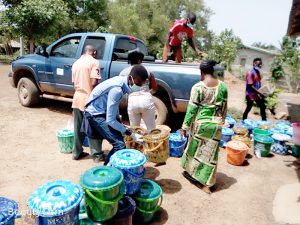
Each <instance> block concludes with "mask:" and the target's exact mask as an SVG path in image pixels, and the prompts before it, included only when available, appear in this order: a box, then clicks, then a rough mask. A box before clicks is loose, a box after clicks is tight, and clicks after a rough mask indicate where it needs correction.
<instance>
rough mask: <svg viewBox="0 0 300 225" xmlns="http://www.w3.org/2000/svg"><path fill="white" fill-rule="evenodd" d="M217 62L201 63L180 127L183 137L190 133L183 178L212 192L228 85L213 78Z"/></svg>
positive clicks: (182, 164)
mask: <svg viewBox="0 0 300 225" xmlns="http://www.w3.org/2000/svg"><path fill="white" fill-rule="evenodd" d="M215 65H216V62H215V61H213V60H206V61H203V62H202V63H201V64H200V70H201V81H200V82H198V83H197V84H195V85H194V86H193V87H192V90H191V97H190V101H189V104H188V108H187V112H186V115H185V118H184V121H183V125H182V135H186V132H187V130H189V131H190V136H189V142H188V145H187V147H186V149H185V151H184V154H183V156H182V158H181V166H182V167H183V168H184V170H185V172H184V175H185V176H187V177H188V178H190V179H192V180H193V181H197V183H198V182H199V183H200V184H201V186H202V190H203V191H205V192H206V193H211V190H210V187H212V186H213V185H214V184H215V182H216V172H217V163H218V153H219V142H220V140H221V136H222V124H223V123H224V120H225V116H226V112H227V86H226V85H225V83H224V82H222V81H220V80H218V79H217V76H216V75H214V66H215Z"/></svg>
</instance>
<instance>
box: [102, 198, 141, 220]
mask: <svg viewBox="0 0 300 225" xmlns="http://www.w3.org/2000/svg"><path fill="white" fill-rule="evenodd" d="M135 209H136V204H135V202H134V200H133V199H132V198H131V197H129V196H125V197H123V198H121V200H120V201H119V207H118V212H117V214H116V215H115V216H114V217H113V218H112V219H111V220H109V221H107V222H106V224H107V225H132V217H133V214H134V212H135Z"/></svg>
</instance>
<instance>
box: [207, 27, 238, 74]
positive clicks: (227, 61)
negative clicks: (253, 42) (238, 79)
mask: <svg viewBox="0 0 300 225" xmlns="http://www.w3.org/2000/svg"><path fill="white" fill-rule="evenodd" d="M241 45H242V41H241V39H240V38H239V37H238V36H235V35H234V33H233V30H232V29H230V30H228V29H225V30H224V31H222V32H221V33H220V35H217V36H216V37H215V38H214V39H213V41H212V47H211V48H210V50H209V51H208V56H207V58H208V59H214V60H216V61H217V62H218V63H220V64H221V65H223V66H225V68H226V69H227V70H230V67H231V64H232V63H233V61H234V59H235V57H236V55H237V51H238V49H239V48H240V46H241Z"/></svg>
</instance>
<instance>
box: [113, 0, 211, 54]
mask: <svg viewBox="0 0 300 225" xmlns="http://www.w3.org/2000/svg"><path fill="white" fill-rule="evenodd" d="M108 11H109V21H110V23H109V27H108V31H109V32H113V33H124V34H128V35H133V36H136V37H138V38H141V39H143V40H144V41H145V42H146V44H147V46H148V48H149V51H150V54H152V55H157V54H158V53H161V51H162V48H163V45H164V43H165V41H166V37H167V33H168V29H169V28H170V26H171V24H172V22H173V21H174V20H175V19H180V18H182V17H185V16H186V14H187V13H188V12H190V11H193V12H195V13H196V14H197V22H196V24H195V37H196V38H195V42H196V45H198V47H199V45H200V42H199V41H198V39H197V37H201V36H202V35H205V34H206V33H209V32H208V31H207V21H208V17H209V14H210V10H208V9H207V8H205V6H204V4H203V1H202V0H200V1H190V0H174V1H161V0H114V1H110V3H109V4H108ZM206 40H209V38H207V39H206Z"/></svg>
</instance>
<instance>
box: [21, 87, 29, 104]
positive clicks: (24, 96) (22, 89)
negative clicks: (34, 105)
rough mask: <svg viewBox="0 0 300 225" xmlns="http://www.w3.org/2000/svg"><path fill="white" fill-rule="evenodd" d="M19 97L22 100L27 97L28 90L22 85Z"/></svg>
mask: <svg viewBox="0 0 300 225" xmlns="http://www.w3.org/2000/svg"><path fill="white" fill-rule="evenodd" d="M20 97H21V98H22V99H24V100H26V99H27V97H28V90H27V89H26V87H25V85H22V86H21V88H20Z"/></svg>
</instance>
